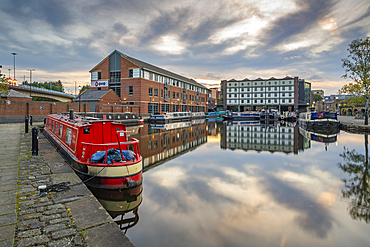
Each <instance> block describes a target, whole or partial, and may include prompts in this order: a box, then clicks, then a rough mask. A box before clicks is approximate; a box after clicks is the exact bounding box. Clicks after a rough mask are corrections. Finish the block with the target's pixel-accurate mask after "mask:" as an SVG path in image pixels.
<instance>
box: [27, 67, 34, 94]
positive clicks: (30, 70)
mask: <svg viewBox="0 0 370 247" xmlns="http://www.w3.org/2000/svg"><path fill="white" fill-rule="evenodd" d="M27 70H28V71H29V72H30V97H32V96H31V84H32V71H35V69H27Z"/></svg>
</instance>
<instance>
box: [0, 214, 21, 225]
mask: <svg viewBox="0 0 370 247" xmlns="http://www.w3.org/2000/svg"><path fill="white" fill-rule="evenodd" d="M16 222H17V214H5V215H2V216H0V225H1V226H5V225H9V224H15V223H16Z"/></svg>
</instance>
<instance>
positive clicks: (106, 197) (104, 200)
mask: <svg viewBox="0 0 370 247" xmlns="http://www.w3.org/2000/svg"><path fill="white" fill-rule="evenodd" d="M89 189H90V191H91V192H92V193H93V194H94V196H95V197H96V198H97V199H98V201H99V202H100V204H101V205H102V206H103V207H104V208H105V210H107V212H108V213H109V215H110V216H111V217H112V218H113V221H114V222H116V223H117V225H118V226H119V227H120V229H121V230H123V232H124V233H126V232H127V230H128V229H129V228H132V227H134V226H135V225H136V224H137V223H138V222H139V212H138V211H139V206H140V204H141V201H142V184H140V185H139V186H137V187H135V188H131V189H124V190H106V189H99V188H93V187H89Z"/></svg>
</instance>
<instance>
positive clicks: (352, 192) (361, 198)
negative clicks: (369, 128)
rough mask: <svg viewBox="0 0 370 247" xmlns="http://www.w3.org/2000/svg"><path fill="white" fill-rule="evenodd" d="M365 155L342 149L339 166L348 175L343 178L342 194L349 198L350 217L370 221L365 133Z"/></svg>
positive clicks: (367, 142) (367, 157)
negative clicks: (341, 159)
mask: <svg viewBox="0 0 370 247" xmlns="http://www.w3.org/2000/svg"><path fill="white" fill-rule="evenodd" d="M364 137H365V155H363V154H360V153H357V152H356V150H355V149H353V150H349V149H348V148H344V151H343V153H342V154H340V155H339V156H340V157H342V158H343V162H340V163H339V164H338V166H339V168H340V169H342V170H343V171H344V172H345V173H347V174H348V175H349V177H348V178H343V179H342V181H343V182H344V186H345V188H344V189H343V190H342V196H343V197H344V198H348V199H350V200H351V202H350V205H349V207H348V211H349V214H350V215H351V217H352V219H355V220H360V221H362V220H363V221H365V222H366V223H369V222H370V188H369V178H370V176H369V175H370V174H369V147H368V146H369V140H368V135H367V134H365V135H364Z"/></svg>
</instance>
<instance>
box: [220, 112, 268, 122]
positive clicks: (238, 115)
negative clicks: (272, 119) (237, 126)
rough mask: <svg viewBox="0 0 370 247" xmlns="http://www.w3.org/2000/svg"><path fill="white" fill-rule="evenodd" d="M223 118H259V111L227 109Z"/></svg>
mask: <svg viewBox="0 0 370 247" xmlns="http://www.w3.org/2000/svg"><path fill="white" fill-rule="evenodd" d="M223 117H224V119H225V120H235V121H238V120H260V119H261V113H260V112H232V111H229V110H227V111H226V114H225V115H224V116H223Z"/></svg>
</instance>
